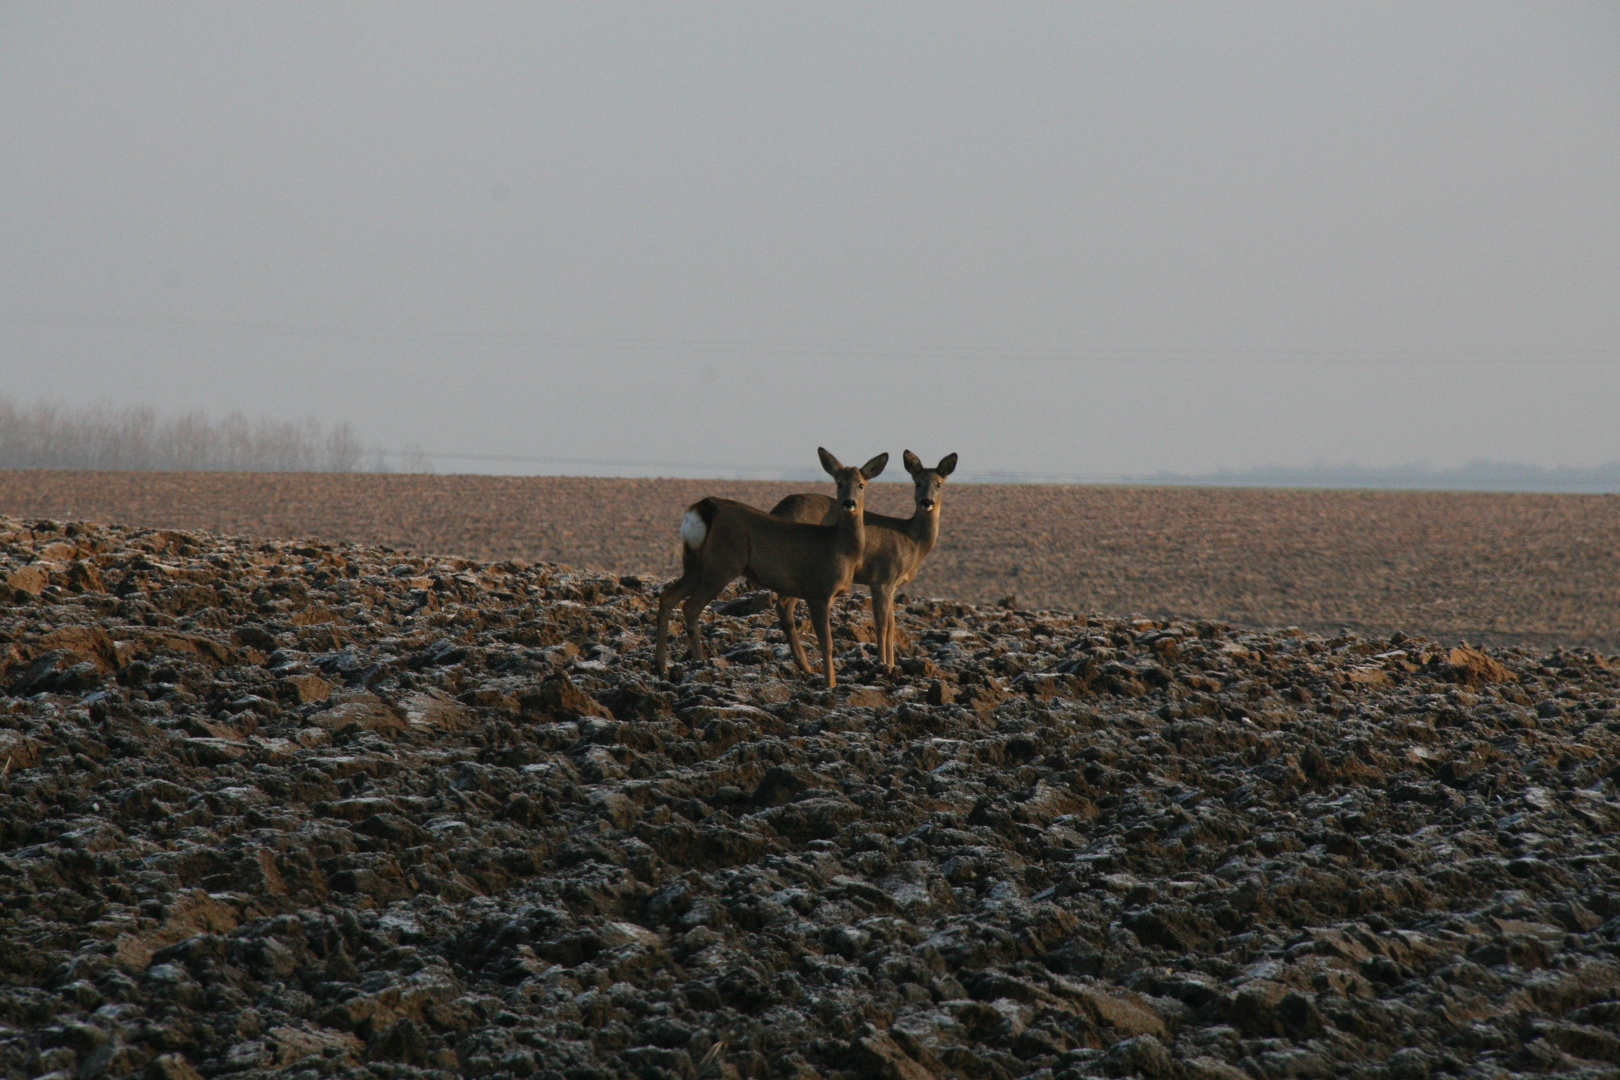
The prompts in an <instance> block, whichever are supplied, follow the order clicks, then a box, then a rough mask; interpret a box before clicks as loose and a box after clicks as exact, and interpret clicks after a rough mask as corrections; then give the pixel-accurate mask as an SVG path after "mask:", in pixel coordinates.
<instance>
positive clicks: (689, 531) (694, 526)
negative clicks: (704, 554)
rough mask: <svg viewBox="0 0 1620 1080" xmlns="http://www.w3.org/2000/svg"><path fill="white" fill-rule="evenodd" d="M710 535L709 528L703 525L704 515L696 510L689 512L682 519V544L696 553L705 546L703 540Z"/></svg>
mask: <svg viewBox="0 0 1620 1080" xmlns="http://www.w3.org/2000/svg"><path fill="white" fill-rule="evenodd" d="M708 535H709V527H708V526H707V525H705V524H703V515H702V514H699V513H698V512H697V511H696V510H688V511H687V512H686V516H685V517H683V518H681V543H683V544H685V545H686V546H687V547H689V548H691V549H692V550H693V551H696V550H697V549H698V548H700V547H702V546H703V538H704V537H705V536H708Z"/></svg>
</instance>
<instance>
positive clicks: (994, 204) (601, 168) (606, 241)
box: [0, 0, 1620, 476]
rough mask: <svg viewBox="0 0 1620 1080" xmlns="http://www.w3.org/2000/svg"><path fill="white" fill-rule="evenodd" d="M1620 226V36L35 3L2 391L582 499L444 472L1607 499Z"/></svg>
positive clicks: (3, 307) (1005, 8) (3, 85)
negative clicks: (1302, 472) (1522, 491)
mask: <svg viewBox="0 0 1620 1080" xmlns="http://www.w3.org/2000/svg"><path fill="white" fill-rule="evenodd" d="M1617 195H1620V5H1615V4H1612V3H1611V4H1591V3H1569V4H1560V3H1536V4H1494V5H1493V4H1484V3H1478V2H1468V3H1456V4H1443V3H1436V4H1423V5H1412V4H1408V3H1404V2H1403V3H1391V4H1373V3H1357V4H1341V3H1333V4H1302V3H1295V2H1289V3H1280V4H1231V3H1223V4H1206V3H1200V4H1188V5H1148V4H1141V3H1136V2H1131V3H1123V4H1091V5H1063V6H1059V5H1032V4H1017V5H1014V4H997V5H982V6H981V5H962V4H954V5H947V4H929V5H918V4H905V5H892V6H889V5H877V4H860V5H853V4H822V3H815V4H771V5H761V4H734V5H694V4H679V5H657V6H639V5H609V4H602V3H595V2H593V3H589V4H582V5H549V4H548V5H537V4H527V3H525V4H512V5H503V4H493V3H486V4H478V5H462V4H438V5H416V4H400V3H386V4H334V3H326V2H322V3H305V4H299V3H279V2H278V3H274V4H229V5H225V4H215V3H207V4H196V5H188V4H178V5H177V4H162V3H143V4H113V3H90V4H72V3H62V2H57V0H52V2H49V3H14V2H11V3H0V392H4V393H6V394H9V395H10V396H11V397H12V398H13V399H14V400H17V401H18V402H32V401H35V400H48V401H56V402H68V403H78V402H83V403H88V402H113V403H130V404H147V405H155V406H158V407H160V408H166V409H191V408H202V409H207V410H209V411H210V412H212V413H214V414H215V415H218V414H222V413H224V412H227V411H230V410H235V409H240V410H242V411H244V412H246V413H248V414H249V415H250V416H264V417H272V418H288V419H297V418H302V417H306V416H314V417H317V418H319V419H321V420H323V421H325V422H327V423H335V422H341V421H349V422H352V423H353V424H354V425H355V427H356V429H357V431H358V433H359V434H360V436H361V437H362V438H363V439H365V440H367V441H371V442H377V443H381V444H384V445H387V446H392V447H403V446H405V445H407V444H411V443H415V444H420V445H421V446H422V447H424V448H426V449H427V450H428V451H429V452H430V453H433V454H438V455H449V454H452V453H455V454H464V455H476V454H483V455H510V456H514V457H521V458H535V459H547V460H544V461H528V462H498V461H477V460H473V459H467V458H451V457H448V456H441V457H438V458H436V461H437V464H438V467H439V469H440V471H474V470H478V471H486V470H494V471H514V472H604V471H606V472H611V471H624V472H634V473H669V474H684V473H689V472H692V471H694V468H693V467H701V468H698V469H696V471H707V472H711V473H717V474H727V473H729V474H734V475H744V474H758V473H762V472H771V471H774V470H781V469H791V468H805V467H808V468H814V467H815V447H816V446H817V445H826V446H828V447H829V448H831V449H832V450H834V452H836V453H838V454H840V455H841V456H843V457H844V458H845V459H847V460H864V459H865V458H867V457H868V456H870V455H872V454H874V453H877V452H879V451H881V450H887V451H890V452H891V453H892V454H895V455H897V456H898V454H899V452H900V450H901V449H902V447H910V448H912V449H914V450H916V451H918V452H919V453H920V454H922V455H923V456H924V457H925V458H928V459H930V460H932V459H934V458H937V457H939V456H941V455H942V454H944V453H945V452H947V451H958V452H960V454H961V455H962V460H963V471H964V472H966V473H970V474H975V473H976V474H982V473H986V472H992V471H1002V472H1014V473H1032V474H1043V475H1064V476H1111V475H1118V474H1140V473H1148V472H1153V471H1157V470H1172V471H1179V472H1190V473H1200V472H1209V471H1212V470H1214V469H1217V468H1234V469H1241V468H1246V467H1251V466H1256V465H1262V464H1268V463H1269V464H1279V465H1305V464H1309V463H1311V462H1313V461H1317V460H1325V461H1333V462H1346V461H1355V462H1359V463H1363V464H1367V465H1389V464H1397V463H1407V462H1429V463H1432V464H1434V465H1437V466H1444V465H1451V464H1456V463H1460V462H1462V461H1465V460H1468V459H1470V458H1475V457H1490V458H1495V459H1501V460H1517V461H1524V462H1530V463H1535V464H1541V465H1557V464H1564V465H1577V466H1579V465H1593V464H1598V463H1602V462H1609V461H1615V460H1620V410H1617V408H1616V405H1617V403H1620V197H1617ZM603 462H624V463H628V464H625V465H622V466H613V465H604V464H601V463H603Z"/></svg>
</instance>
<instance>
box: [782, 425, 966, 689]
mask: <svg viewBox="0 0 1620 1080" xmlns="http://www.w3.org/2000/svg"><path fill="white" fill-rule="evenodd" d="M901 460H902V461H903V462H905V466H906V472H908V473H910V474H911V479H912V481H913V483H914V484H915V487H914V489H913V495H914V496H915V499H916V510H915V511H913V513H912V515H911V517H909V518H895V517H887V516H885V515H883V514H867V515H866V546H865V548H864V549H863V550H862V552H861V565H860V566H859V567H858V568H857V569H856V571H855V581H856V582H857V583H859V584H861V585H865V586H866V587H867V588H868V589H871V590H872V629H873V630H874V631H875V632H876V634H877V641H878V659H879V661H881V662H882V664H883V666H884V667H893V666H894V594H895V591H896V590H897V589H899V588H900V587H901V586H903V585H905V584H906V583H907V582H909V581H910V580H911V579H912V578H914V577H916V576H917V568H918V567H919V566H921V565H922V561H923V559H924V558H925V557H927V555H928V553H929V552H930V551H932V550H933V549H934V541H936V540H938V539H939V496H940V489H941V488H942V487H943V486H944V484H945V478H946V477H947V476H949V475H951V473H953V472H955V471H956V455H955V454H946V455H945V456H944V457H942V458H940V460H939V464H938V465H935V466H934V467H933V468H932V469H925V468H923V463H922V461H921V459H919V458H918V457H917V455H916V454H913V453H912V452H911V451H910V450H907V451H906V452H905V454H904V456H903V457H902V458H901ZM837 513H838V507H837V505H836V504H835V503H834V502H833V500H831V499H829V498H828V497H827V496H825V495H789V496H788V497H787V498H785V499H783V500H782V501H781V502H779V503H777V504H776V506H775V508H774V509H772V510H771V514H772V516H774V517H779V518H784V519H786V520H788V521H819V522H822V523H828V522H830V521H832V519H833V518H834V517H835V516H836V515H837ZM796 604H797V602H796V601H795V600H794V598H793V597H792V596H790V595H785V594H781V593H778V595H777V598H776V614H777V617H778V618H779V619H781V621H782V632H783V633H784V634H786V635H787V639H788V645H789V646H790V647H791V648H792V649H793V662H794V663H795V664H797V665H798V666H799V670H801V671H806V672H808V671H809V670H810V662H809V661H808V660H807V659H806V658H805V655H804V646H803V645H800V644H799V629H798V624H797V620H796V618H795V617H794V611H793V609H794V607H795V606H796Z"/></svg>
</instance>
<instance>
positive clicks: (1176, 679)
mask: <svg viewBox="0 0 1620 1080" xmlns="http://www.w3.org/2000/svg"><path fill="white" fill-rule="evenodd" d="M956 494H957V495H960V494H961V492H957V493H956ZM961 501H967V500H966V499H962V500H961ZM953 512H956V513H958V514H960V509H959V508H955V507H953V508H950V509H948V510H947V514H948V515H950V514H951V513H953ZM963 516H965V515H963ZM947 520H948V521H949V520H951V519H950V517H949V516H948V518H947ZM0 582H3V583H4V590H5V591H4V595H3V597H0V599H4V601H5V603H4V606H3V607H0V685H3V686H4V688H5V694H4V696H3V697H0V759H3V760H4V766H3V771H0V940H3V948H0V1073H3V1074H4V1075H5V1076H7V1077H32V1076H40V1075H44V1074H49V1075H51V1076H53V1077H60V1078H64V1080H65V1078H67V1077H76V1078H85V1080H89V1078H94V1077H102V1076H107V1077H115V1076H117V1077H121V1076H135V1075H146V1076H154V1077H171V1078H181V1077H194V1076H199V1075H200V1076H205V1077H233V1078H235V1077H241V1078H249V1077H254V1078H256V1077H270V1076H296V1077H311V1078H313V1077H322V1076H353V1077H373V1076H375V1077H416V1076H452V1075H472V1076H490V1077H494V1076H502V1077H506V1076H512V1077H531V1076H539V1077H545V1078H547V1080H563V1078H566V1080H595V1078H607V1077H618V1076H637V1077H646V1078H649V1080H655V1078H656V1080H663V1078H683V1080H689V1078H733V1077H735V1078H745V1077H746V1078H754V1077H782V1078H788V1077H804V1078H808V1077H814V1076H827V1077H833V1076H839V1077H850V1078H856V1077H859V1078H867V1077H870V1078H890V1077H905V1078H918V1077H928V1076H936V1077H963V1078H974V1080H977V1078H983V1077H1006V1078H1013V1077H1027V1078H1029V1080H1048V1078H1051V1080H1079V1078H1083V1077H1119V1076H1141V1077H1148V1078H1235V1077H1242V1076H1249V1077H1256V1078H1259V1077H1296V1076H1297V1077H1328V1076H1333V1077H1379V1078H1385V1077H1387V1078H1391V1080H1395V1078H1408V1077H1424V1076H1431V1075H1436V1076H1470V1077H1481V1078H1483V1077H1497V1076H1502V1075H1508V1074H1534V1075H1561V1076H1572V1077H1573V1076H1581V1077H1599V1076H1604V1077H1613V1076H1616V1075H1620V1065H1617V1063H1620V1037H1617V1036H1616V1035H1615V1030H1616V1027H1617V1025H1620V899H1617V898H1620V800H1617V798H1616V795H1617V791H1616V782H1617V779H1620V777H1617V775H1616V771H1615V762H1616V752H1617V749H1620V704H1617V700H1616V698H1617V675H1620V672H1617V670H1616V668H1615V666H1613V661H1611V660H1610V659H1609V658H1607V657H1605V656H1603V655H1601V654H1598V653H1593V652H1591V651H1588V650H1585V649H1569V648H1565V649H1557V650H1523V649H1516V648H1509V649H1483V650H1480V649H1471V648H1463V647H1458V646H1455V645H1454V644H1452V643H1449V642H1437V641H1431V640H1427V639H1425V638H1423V637H1419V636H1406V635H1405V634H1397V635H1393V636H1386V637H1379V638H1371V637H1366V636H1358V635H1355V634H1337V633H1335V634H1331V635H1325V636H1324V635H1319V634H1312V633H1307V632H1305V631H1301V630H1293V629H1290V630H1273V631H1255V630H1248V629H1243V628H1240V627H1236V626H1233V625H1231V624H1229V623H1223V622H1219V621H1215V620H1200V619H1193V618H1137V619H1125V618H1118V617H1113V616H1104V615H1075V614H1066V613H1062V612H1058V611H1047V610H1031V609H1028V608H1023V607H1018V606H1011V607H992V606H983V607H975V606H972V605H968V604H961V603H955V602H942V601H919V600H914V601H912V602H910V603H908V604H907V605H905V606H904V608H903V610H902V611H901V612H900V627H901V629H902V630H903V631H904V633H905V635H906V637H907V638H908V639H909V642H910V645H909V648H908V649H907V650H906V652H905V658H904V662H903V663H902V665H901V670H900V671H898V672H896V673H894V674H893V675H887V674H883V673H880V672H879V671H877V670H876V669H875V668H874V666H873V665H872V663H871V655H872V650H871V647H870V645H869V643H868V642H867V641H866V640H865V639H867V638H869V637H870V633H869V619H868V617H867V615H866V613H865V612H864V611H862V610H861V609H860V608H859V607H858V606H856V605H854V604H847V603H846V604H843V605H841V606H840V608H839V612H838V619H837V629H836V640H837V644H838V649H839V650H840V652H841V655H840V657H839V663H840V672H841V678H842V680H843V681H842V683H841V685H840V686H839V688H838V689H837V690H835V691H830V692H829V691H826V690H824V689H821V688H820V687H819V686H818V685H817V684H816V683H815V682H813V681H811V680H807V679H805V678H803V677H801V676H798V675H796V674H795V673H794V672H793V671H792V670H791V668H790V667H789V666H787V664H786V646H785V644H783V642H782V639H781V635H780V632H779V631H778V630H777V629H776V628H775V627H774V626H773V625H772V619H773V616H772V615H771V614H769V610H768V605H767V599H768V598H766V597H764V596H758V595H744V596H738V597H735V598H733V599H731V600H729V601H726V602H724V603H723V604H722V605H720V607H721V611H720V612H719V613H718V614H715V615H713V616H711V618H710V619H708V620H706V622H705V633H706V634H708V635H709V639H710V645H711V647H712V648H713V650H714V651H715V653H716V654H717V655H718V656H719V657H720V659H719V660H717V661H716V662H715V663H714V664H713V665H712V666H705V667H698V666H695V665H692V664H690V663H683V664H679V665H677V667H676V668H674V669H672V670H671V672H670V673H669V678H668V679H667V680H659V679H656V678H654V677H653V676H652V674H651V672H650V670H649V667H650V665H649V657H650V652H651V647H650V646H651V637H652V626H651V603H652V600H653V595H652V592H653V590H652V586H653V585H654V582H652V581H651V580H650V579H645V578H641V577H637V576H632V575H629V574H624V575H619V574H608V573H605V572H601V571H577V570H570V569H567V568H565V567H561V566H557V565H551V564H545V563H541V564H529V563H522V562H516V561H500V562H492V563H491V562H476V561H471V560H468V559H462V558H451V557H429V556H423V555H418V554H410V553H405V552H401V551H398V550H390V549H388V548H384V547H380V546H369V545H361V544H355V543H327V542H313V541H285V540H266V539H244V538H234V537H223V536H217V535H210V534H206V533H202V532H179V531H164V530H148V529H140V528H125V527H112V526H97V525H87V524H82V523H71V522H69V523H64V522H55V521H32V522H23V521H15V520H11V521H0ZM678 655H684V650H680V651H679V652H678Z"/></svg>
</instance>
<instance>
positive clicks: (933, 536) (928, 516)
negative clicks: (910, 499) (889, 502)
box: [906, 502, 939, 555]
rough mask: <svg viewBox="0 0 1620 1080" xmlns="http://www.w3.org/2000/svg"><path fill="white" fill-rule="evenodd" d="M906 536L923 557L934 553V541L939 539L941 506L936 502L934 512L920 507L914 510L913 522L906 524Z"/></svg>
mask: <svg viewBox="0 0 1620 1080" xmlns="http://www.w3.org/2000/svg"><path fill="white" fill-rule="evenodd" d="M906 534H907V535H908V536H910V537H911V541H912V543H914V544H916V545H917V548H918V550H919V551H920V552H921V553H922V554H923V555H927V554H928V553H929V552H930V551H932V550H933V548H934V541H936V540H938V539H939V504H938V503H937V502H936V503H935V504H934V508H933V509H932V510H924V509H923V508H922V507H920V506H919V507H917V508H916V509H915V510H913V511H912V514H911V520H910V521H908V522H906Z"/></svg>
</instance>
